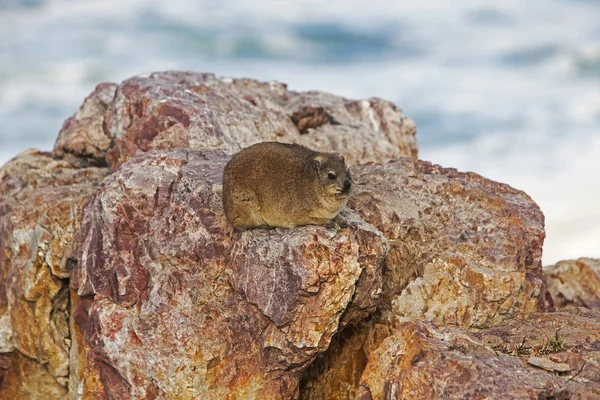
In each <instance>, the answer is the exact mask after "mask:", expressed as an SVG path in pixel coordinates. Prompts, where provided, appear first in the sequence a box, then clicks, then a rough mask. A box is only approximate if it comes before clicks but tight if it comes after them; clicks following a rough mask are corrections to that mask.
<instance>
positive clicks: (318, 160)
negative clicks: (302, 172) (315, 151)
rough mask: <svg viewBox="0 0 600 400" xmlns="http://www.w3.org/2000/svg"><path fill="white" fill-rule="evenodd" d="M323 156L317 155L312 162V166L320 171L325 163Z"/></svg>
mask: <svg viewBox="0 0 600 400" xmlns="http://www.w3.org/2000/svg"><path fill="white" fill-rule="evenodd" d="M323 161H324V160H323V157H322V156H316V157H315V158H313V159H312V160H311V162H310V166H311V168H312V169H314V170H315V171H317V172H319V170H320V169H321V165H322V164H323Z"/></svg>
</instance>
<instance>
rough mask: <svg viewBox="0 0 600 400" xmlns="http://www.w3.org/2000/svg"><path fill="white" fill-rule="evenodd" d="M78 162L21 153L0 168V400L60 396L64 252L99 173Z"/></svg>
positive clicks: (65, 359)
mask: <svg viewBox="0 0 600 400" xmlns="http://www.w3.org/2000/svg"><path fill="white" fill-rule="evenodd" d="M86 164H87V163H86V162H82V160H80V159H75V158H70V157H65V158H63V159H57V158H55V157H54V156H52V155H51V154H45V153H40V152H38V151H28V152H25V153H22V154H20V155H19V156H17V157H16V158H14V159H13V160H11V161H9V162H8V163H7V164H6V165H4V166H3V167H2V169H1V170H0V282H1V284H0V353H5V352H12V355H10V356H9V357H10V359H11V360H12V362H11V363H10V366H9V367H6V368H5V369H8V371H7V372H4V375H5V376H9V377H10V378H5V379H4V381H3V382H4V383H3V384H2V385H0V398H32V399H34V398H39V399H52V398H64V397H63V396H64V394H65V393H66V385H67V380H68V374H69V356H68V354H69V353H68V352H69V345H70V333H69V326H68V319H69V295H68V289H67V286H68V283H67V282H66V281H65V278H68V277H69V275H70V266H69V263H68V261H67V255H68V253H69V251H70V246H71V242H72V238H73V235H74V234H75V232H76V231H77V225H78V217H79V210H80V208H79V207H80V203H81V202H82V201H83V200H84V199H85V198H86V197H87V196H89V194H90V193H91V192H92V191H93V189H94V187H95V186H97V185H98V184H99V182H100V181H101V180H102V179H103V178H104V176H105V174H106V172H107V170H106V169H105V168H94V167H85V165H86ZM23 356H25V357H23ZM34 364H35V365H34ZM36 377H37V378H36ZM38 378H39V379H38ZM11 387H12V388H15V387H18V388H19V389H18V390H19V391H18V393H21V395H19V396H21V397H19V396H16V395H15V396H16V397H11V396H10V395H9V394H12V393H17V392H13V391H12V390H13V389H11ZM14 390H16V389H14ZM24 393H27V395H25V394H24ZM49 393H58V394H61V397H52V396H50V394H49ZM57 396H58V395H57Z"/></svg>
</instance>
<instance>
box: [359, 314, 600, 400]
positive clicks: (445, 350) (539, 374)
mask: <svg viewBox="0 0 600 400" xmlns="http://www.w3.org/2000/svg"><path fill="white" fill-rule="evenodd" d="M583 327H585V329H582V328H583ZM599 351H600V314H598V313H595V312H590V311H583V312H580V313H579V315H578V314H577V313H573V314H567V313H546V314H541V313H533V314H529V315H527V316H523V317H522V318H519V319H515V320H514V321H512V322H510V323H509V324H507V325H505V326H502V327H497V328H492V329H486V330H482V331H480V332H477V333H467V332H465V331H464V330H462V329H457V328H452V327H445V328H440V327H436V326H434V325H432V324H429V323H424V322H410V323H404V324H400V325H399V326H398V327H397V329H395V331H394V333H393V335H391V336H389V337H388V338H387V339H385V340H384V341H383V342H382V344H381V345H380V346H379V347H378V348H377V349H376V350H375V351H373V352H372V353H371V355H370V356H369V360H368V362H367V366H366V368H365V372H364V374H363V375H362V379H361V383H360V389H359V394H358V396H357V399H360V400H370V399H390V400H392V399H440V398H443V399H468V398H490V399H499V398H502V399H540V398H544V399H547V398H556V399H598V398H600V384H599V382H600V358H599V357H598V354H599Z"/></svg>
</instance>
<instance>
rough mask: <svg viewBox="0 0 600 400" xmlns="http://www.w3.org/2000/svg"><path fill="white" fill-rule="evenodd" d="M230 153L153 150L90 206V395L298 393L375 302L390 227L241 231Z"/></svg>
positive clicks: (80, 290) (85, 295) (78, 382)
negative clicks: (227, 166)
mask: <svg viewBox="0 0 600 400" xmlns="http://www.w3.org/2000/svg"><path fill="white" fill-rule="evenodd" d="M225 161H226V158H225V157H224V156H223V154H222V153H215V152H206V151H198V150H186V149H180V150H174V151H155V152H150V153H147V154H143V153H142V154H140V155H139V156H137V157H134V158H132V159H130V160H129V161H128V162H126V163H125V164H123V165H122V166H121V168H120V169H119V170H118V171H117V172H115V173H114V174H112V175H111V176H109V177H108V178H107V179H106V180H105V181H104V182H103V184H102V185H101V187H100V189H99V191H98V192H97V193H96V194H95V195H94V196H93V197H92V199H91V201H90V202H89V203H88V205H87V207H86V208H85V210H84V212H83V220H82V227H81V230H80V232H79V235H78V238H77V240H76V246H77V250H76V251H75V252H74V253H73V257H74V258H77V259H78V267H77V268H76V270H75V271H74V272H75V273H74V275H73V280H72V286H73V287H74V289H76V290H77V295H78V296H79V297H80V298H81V299H80V300H79V299H78V300H77V302H78V303H79V306H78V309H77V310H75V311H74V319H75V326H74V330H75V331H77V332H80V335H79V336H81V337H82V339H83V340H81V341H80V342H79V346H81V347H80V350H78V352H79V353H81V349H82V348H85V355H86V357H87V359H86V360H84V362H85V363H87V365H88V368H86V369H84V370H83V371H81V374H80V375H79V376H75V377H74V379H73V386H74V387H78V388H79V389H78V391H79V393H83V395H84V397H86V396H87V395H88V394H91V393H94V392H96V391H98V390H99V388H98V387H97V385H96V384H97V382H100V383H101V384H102V389H103V391H104V392H107V393H109V398H147V397H152V398H154V397H159V398H225V397H228V396H229V397H236V398H261V399H279V398H291V397H292V396H293V395H294V393H295V392H296V391H297V386H298V380H299V377H300V372H301V371H302V370H303V369H305V368H306V367H307V366H308V364H309V363H310V362H311V361H312V360H313V359H314V357H315V356H316V355H317V354H318V353H320V352H322V351H324V350H325V349H327V347H328V345H329V342H330V341H331V338H332V336H333V335H334V334H335V333H336V332H338V331H339V330H340V329H341V328H342V327H343V325H344V324H347V323H349V322H352V321H356V320H357V319H358V318H364V317H365V316H366V315H368V314H369V313H370V312H372V311H373V310H374V309H375V308H376V306H377V304H378V300H379V297H380V294H381V269H382V261H383V258H384V257H385V249H386V241H385V239H384V238H383V237H382V235H381V234H380V232H379V231H377V230H376V229H374V228H373V227H371V226H370V225H368V224H366V223H364V222H362V221H360V220H357V221H356V223H354V224H353V226H352V227H349V228H344V229H338V228H327V227H303V228H299V229H294V230H289V229H272V230H268V229H261V230H256V231H246V232H241V233H240V232H233V231H232V230H231V228H230V227H229V226H228V225H227V223H226V220H225V217H224V215H223V212H222V206H221V177H222V170H223V167H224V163H225ZM350 219H351V218H350ZM74 358H76V357H75V356H74ZM94 377H95V378H94Z"/></svg>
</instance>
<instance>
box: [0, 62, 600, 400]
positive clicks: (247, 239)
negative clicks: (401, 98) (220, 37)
mask: <svg viewBox="0 0 600 400" xmlns="http://www.w3.org/2000/svg"><path fill="white" fill-rule="evenodd" d="M263 140H278V141H283V142H298V143H302V144H305V145H308V146H309V147H312V148H315V149H318V150H325V151H340V152H343V153H345V155H346V159H347V160H348V163H349V164H350V165H353V167H352V175H353V177H354V181H355V182H354V183H355V185H354V187H355V192H354V194H353V196H352V197H351V198H350V201H349V203H348V208H347V209H346V210H344V216H345V219H346V220H347V222H348V224H347V226H346V225H344V226H343V227H340V226H338V225H336V224H333V223H332V224H331V225H329V226H306V227H301V228H297V229H292V230H286V229H257V230H253V231H244V232H240V231H235V230H233V229H232V228H231V226H230V225H228V223H227V221H226V220H225V217H224V215H223V211H222V205H221V191H222V188H221V176H222V169H223V166H224V165H225V163H226V162H227V160H228V159H229V157H230V155H231V154H232V153H234V152H236V151H237V150H239V149H240V148H242V147H245V146H247V145H249V144H252V143H255V142H258V141H263ZM416 155H417V147H416V142H415V140H414V124H413V123H412V121H410V120H409V119H408V118H406V117H405V116H404V115H403V114H402V113H401V111H400V110H399V109H398V108H396V107H395V106H394V105H393V104H391V103H389V102H386V101H383V100H379V99H370V100H365V101H354V100H348V99H343V98H339V97H336V96H333V95H329V94H326V93H321V92H307V93H297V92H292V91H289V90H287V88H286V86H285V85H283V84H279V83H262V82H257V81H254V80H248V79H228V78H216V77H215V76H214V75H210V74H195V73H181V72H165V73H156V74H151V75H149V76H146V77H141V76H140V77H135V78H132V79H129V80H127V81H125V82H123V83H122V84H120V85H115V84H100V85H98V86H97V87H96V89H95V90H94V92H93V93H92V94H90V96H89V97H88V98H87V99H86V100H85V102H84V104H83V105H82V106H81V108H80V109H79V110H78V111H77V113H76V114H75V115H74V116H73V117H72V118H70V119H69V120H67V121H66V122H65V124H64V125H63V129H62V130H61V132H60V134H59V137H58V139H57V141H56V144H55V148H54V150H53V152H52V153H40V152H36V151H30V152H27V153H24V154H21V155H19V156H18V157H17V158H15V159H14V160H12V161H11V162H9V163H8V164H7V165H5V166H4V167H3V168H2V170H1V172H0V228H1V231H0V257H1V258H0V279H1V282H2V285H0V398H5V397H6V398H32V399H37V398H39V399H63V398H66V397H67V396H68V397H69V398H71V399H123V398H132V399H154V398H181V399H186V398H189V399H195V398H215V399H219V398H261V399H280V398H300V399H351V398H355V397H356V396H358V398H361V399H367V398H371V397H372V398H374V399H375V398H381V396H382V395H384V396H387V397H385V398H420V397H419V396H421V395H423V396H425V398H429V397H431V398H436V397H443V396H447V397H448V398H468V397H469V396H471V395H473V396H474V395H475V394H476V393H487V394H489V395H487V396H488V397H490V396H491V397H498V396H501V395H500V393H508V394H509V395H510V396H513V397H514V398H520V397H523V396H544V395H546V396H550V397H551V396H555V397H556V398H560V396H567V394H568V395H570V396H571V398H577V396H579V395H580V394H582V393H586V391H587V393H592V394H594V393H596V392H595V391H597V390H598V387H599V386H600V379H599V376H598V373H597V370H598V365H597V358H598V357H597V355H596V353H597V352H598V351H600V350H599V349H598V343H600V341H599V340H598V339H599V338H597V337H596V336H597V335H596V332H597V331H598V326H597V325H598V321H599V318H598V315H597V314H595V313H593V312H589V311H581V310H579V311H578V314H576V313H571V314H567V313H545V312H547V311H552V309H553V306H552V300H551V298H550V296H549V294H548V291H547V288H546V283H545V277H544V274H543V272H542V268H541V264H540V260H541V249H542V243H543V239H544V219H543V214H542V213H541V211H540V210H539V208H538V207H537V205H536V204H535V203H534V202H533V201H532V200H531V199H530V198H529V197H528V196H527V195H526V194H525V193H523V192H521V191H518V190H515V189H513V188H511V187H509V186H507V185H503V184H499V183H496V182H492V181H490V180H487V179H485V178H483V177H481V176H479V175H476V174H473V173H461V172H458V171H456V170H454V169H449V168H442V167H439V166H436V165H432V164H430V163H427V162H423V161H417V160H416V159H415V158H416ZM109 168H110V174H109ZM579 264H581V265H580V266H579V270H578V271H579V272H577V273H579V274H580V275H584V276H586V277H588V278H587V279H586V281H585V282H579V283H575V282H572V278H571V276H576V273H575V272H572V271H573V270H572V268H571V267H569V268H566V267H565V268H562V267H561V268H558V269H557V271H558V270H560V271H561V272H560V274H558V272H557V274H558V275H556V276H557V279H558V280H559V281H560V285H558V286H556V285H555V284H554V283H552V282H553V281H552V279H554V278H553V276H554V275H553V274H554V273H555V272H552V273H550V274H549V271H550V270H547V271H546V273H547V276H548V277H549V280H550V282H551V283H550V287H551V288H553V289H552V290H553V291H554V292H555V293H558V292H560V293H564V294H565V295H564V299H567V300H568V301H567V302H570V304H571V305H587V306H589V307H592V306H594V304H595V303H594V302H593V301H594V300H593V299H594V291H593V289H592V286H589V285H590V282H592V281H593V279H592V278H590V277H592V276H594V275H593V273H592V272H593V271H594V268H595V267H594V265H595V264H594V262H592V261H588V260H584V261H581V260H580V261H579ZM590 271H592V272H590ZM578 285H579V286H578ZM586 285H588V286H586ZM555 287H558V288H559V289H556V290H555V289H554V288H555ZM567 293H568V295H567ZM555 298H556V299H558V300H557V302H559V303H560V302H561V299H560V298H559V296H556V295H555ZM560 305H561V306H562V303H560ZM530 313H533V314H530ZM577 324H579V325H581V326H584V327H585V328H582V329H579V330H578V329H577V328H576V326H577ZM550 327H552V329H551V328H550ZM586 331H593V332H592V333H588V334H587V335H586V334H585V332H586ZM471 367H474V368H476V370H475V371H474V372H465V371H469V368H471ZM494 377H496V378H497V379H496V380H494V381H492V380H491V379H492V378H494ZM424 382H425V383H427V384H425V383H424ZM456 382H458V384H457V383H456ZM540 385H541V386H540ZM503 390H504V391H505V392H504V391H503ZM411 396H413V397H411ZM428 396H429V397H428ZM453 396H454V397H453ZM510 396H509V398H510Z"/></svg>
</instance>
